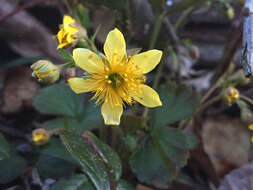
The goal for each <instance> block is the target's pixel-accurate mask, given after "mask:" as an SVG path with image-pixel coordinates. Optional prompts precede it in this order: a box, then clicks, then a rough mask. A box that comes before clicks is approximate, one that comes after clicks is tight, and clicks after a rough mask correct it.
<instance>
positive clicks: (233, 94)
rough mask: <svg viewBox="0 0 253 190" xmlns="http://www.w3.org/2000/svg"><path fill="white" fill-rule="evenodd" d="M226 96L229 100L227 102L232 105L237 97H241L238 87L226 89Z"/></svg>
mask: <svg viewBox="0 0 253 190" xmlns="http://www.w3.org/2000/svg"><path fill="white" fill-rule="evenodd" d="M224 97H225V99H226V101H227V104H228V105H232V104H233V103H235V102H236V100H237V99H239V97H240V94H239V91H238V90H237V89H235V88H232V87H230V88H228V89H227V90H226V91H225V94H224Z"/></svg>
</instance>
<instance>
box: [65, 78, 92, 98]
mask: <svg viewBox="0 0 253 190" xmlns="http://www.w3.org/2000/svg"><path fill="white" fill-rule="evenodd" d="M68 83H69V86H70V88H71V89H72V90H73V91H74V92H75V93H76V94H80V93H84V92H89V91H90V90H89V86H90V83H89V82H88V81H87V80H85V79H83V78H70V79H69V80H68Z"/></svg>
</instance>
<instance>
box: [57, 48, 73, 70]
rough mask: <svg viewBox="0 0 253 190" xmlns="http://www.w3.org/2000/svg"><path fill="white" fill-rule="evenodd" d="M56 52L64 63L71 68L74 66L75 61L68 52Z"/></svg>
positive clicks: (59, 50)
mask: <svg viewBox="0 0 253 190" xmlns="http://www.w3.org/2000/svg"><path fill="white" fill-rule="evenodd" d="M58 52H59V54H60V55H61V57H62V58H63V59H64V61H65V62H66V63H68V64H71V65H73V66H74V65H75V61H74V59H73V57H72V55H71V54H70V53H69V52H67V51H66V50H63V49H58Z"/></svg>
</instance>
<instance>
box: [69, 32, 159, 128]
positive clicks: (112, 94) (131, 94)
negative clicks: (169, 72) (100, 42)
mask: <svg viewBox="0 0 253 190" xmlns="http://www.w3.org/2000/svg"><path fill="white" fill-rule="evenodd" d="M104 52H105V55H106V58H104V57H103V58H102V57H99V56H98V55H96V54H95V53H93V52H92V51H90V50H88V49H83V48H77V49H74V51H73V58H74V60H75V62H76V64H77V66H79V67H81V68H82V69H83V70H85V71H86V72H87V74H86V76H85V78H71V79H69V80H68V83H69V85H70V87H71V88H72V90H73V91H74V92H75V93H78V94H79V93H83V92H89V91H91V92H94V93H95V94H94V96H93V98H96V99H97V103H103V104H102V107H101V113H102V115H103V118H104V121H105V124H107V125H119V123H120V117H121V115H122V112H123V105H124V102H125V103H127V104H129V105H131V104H133V103H134V102H135V101H138V102H139V103H141V104H142V105H144V106H147V107H156V106H161V105H162V103H161V101H160V98H159V95H158V94H157V93H156V91H155V90H153V89H152V88H150V87H149V86H147V85H145V84H144V82H145V76H144V74H146V73H148V72H150V71H151V70H153V69H154V68H155V67H156V65H157V64H158V63H159V62H160V59H161V57H162V51H159V50H150V51H147V52H143V53H140V54H137V55H133V56H128V57H127V55H126V43H125V39H124V36H123V34H122V33H121V32H120V31H119V30H118V29H114V30H113V31H111V32H110V33H109V34H108V36H107V38H106V41H105V44H104Z"/></svg>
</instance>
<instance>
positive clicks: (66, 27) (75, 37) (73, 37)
mask: <svg viewBox="0 0 253 190" xmlns="http://www.w3.org/2000/svg"><path fill="white" fill-rule="evenodd" d="M56 38H57V39H58V42H59V45H58V46H57V49H60V48H64V47H69V46H71V47H74V46H75V45H76V44H77V43H78V41H79V40H80V39H86V38H87V31H86V29H85V28H84V27H82V26H81V25H80V24H79V23H78V22H76V20H75V19H73V18H72V17H70V16H68V15H65V16H64V17H63V24H62V25H61V26H60V30H59V32H58V33H57V36H56Z"/></svg>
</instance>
